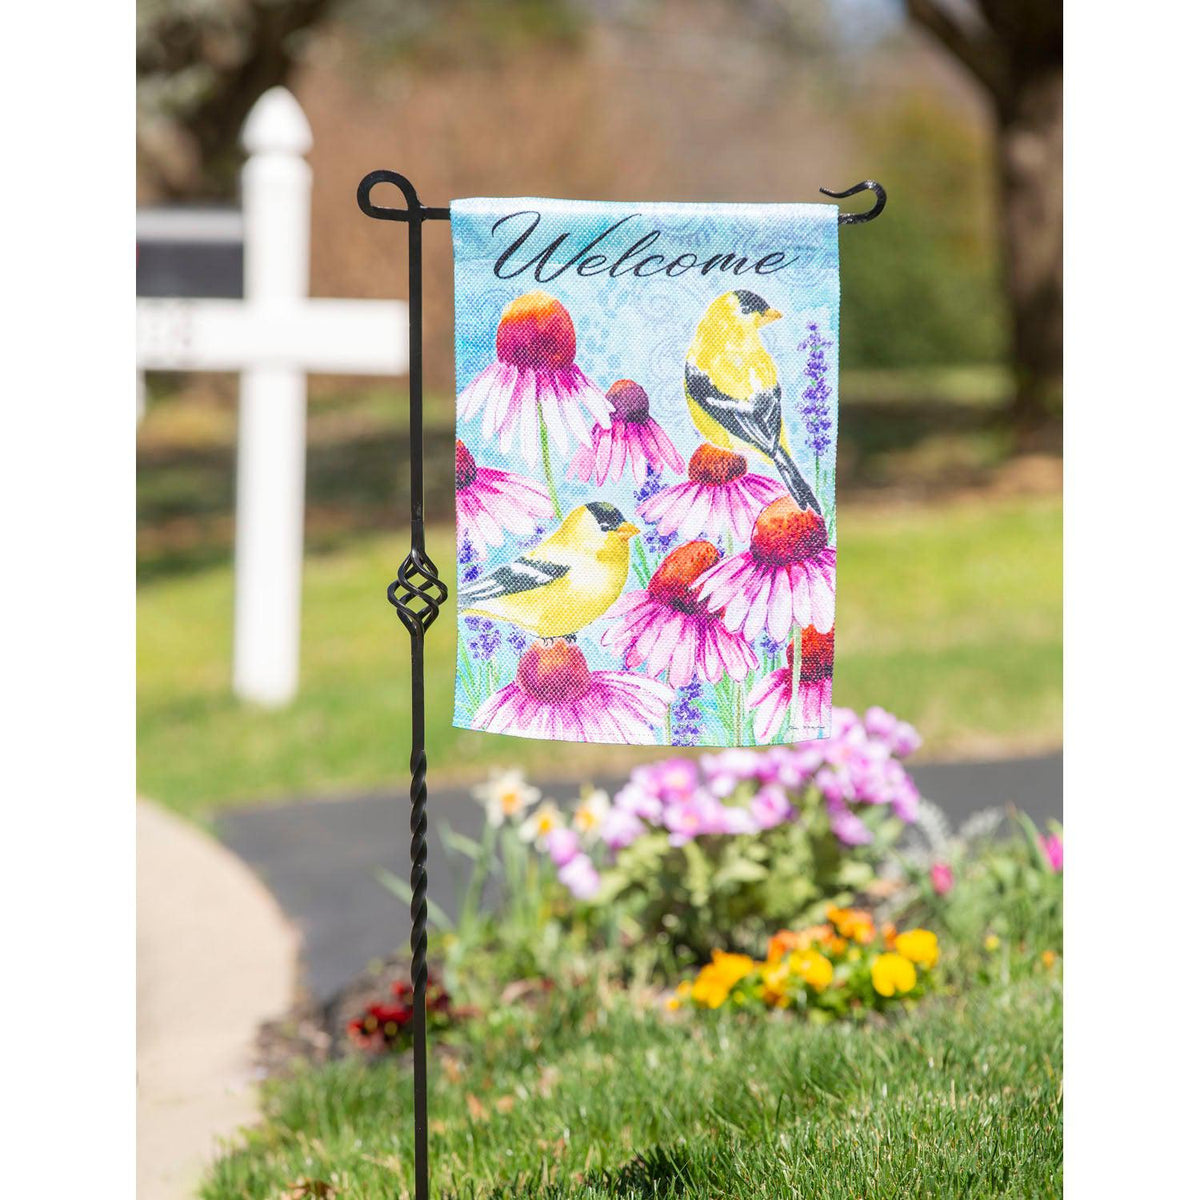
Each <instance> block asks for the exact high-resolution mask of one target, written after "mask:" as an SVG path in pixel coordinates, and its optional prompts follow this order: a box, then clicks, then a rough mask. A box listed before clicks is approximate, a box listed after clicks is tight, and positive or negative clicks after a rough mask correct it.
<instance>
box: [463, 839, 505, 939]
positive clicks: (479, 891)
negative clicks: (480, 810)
mask: <svg viewBox="0 0 1200 1200" xmlns="http://www.w3.org/2000/svg"><path fill="white" fill-rule="evenodd" d="M496 833H497V829H496V826H494V825H493V824H492V823H491V821H488V820H486V819H485V820H484V823H483V837H482V838H481V839H480V843H479V857H478V858H477V859H476V860H475V868H474V870H473V871H472V872H471V880H470V882H469V883H468V884H467V891H466V895H465V896H464V897H463V906H462V916H461V917H460V918H459V922H458V924H459V933H460V936H463V935H465V934H466V933H467V932H468V931H469V930H470V929H471V927H472V926H473V925H474V924H475V917H476V914H477V913H478V911H479V902H480V900H481V899H482V897H483V885H484V884H485V883H486V882H487V877H488V872H489V871H490V870H491V866H492V855H493V854H494V853H495V851H496Z"/></svg>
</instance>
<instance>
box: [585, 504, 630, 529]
mask: <svg viewBox="0 0 1200 1200" xmlns="http://www.w3.org/2000/svg"><path fill="white" fill-rule="evenodd" d="M587 509H588V512H590V513H591V514H592V516H593V517H595V518H596V524H598V525H599V526H600V528H601V530H602V531H603V532H604V533H612V531H613V530H614V529H617V528H619V527H620V526H621V525H623V524H624V523H625V518H624V517H623V516H622V515H621V510H620V509H619V508H617V507H616V505H614V504H609V503H608V501H607V500H593V501H592V502H591V504H589V505H588V506H587Z"/></svg>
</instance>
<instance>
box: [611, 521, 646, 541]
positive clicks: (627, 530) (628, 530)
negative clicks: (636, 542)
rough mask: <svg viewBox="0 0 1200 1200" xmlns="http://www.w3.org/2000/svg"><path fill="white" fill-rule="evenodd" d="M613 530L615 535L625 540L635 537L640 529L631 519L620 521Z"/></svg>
mask: <svg viewBox="0 0 1200 1200" xmlns="http://www.w3.org/2000/svg"><path fill="white" fill-rule="evenodd" d="M614 532H615V533H616V535H617V537H619V538H621V539H622V540H623V541H626V542H627V541H629V539H630V538H635V537H637V535H638V534H639V533H641V532H642V531H641V530H640V529H639V528H638V527H637V526H636V525H635V524H633V522H632V521H622V522H621V523H620V525H618V526H617V528H616V529H615V531H614Z"/></svg>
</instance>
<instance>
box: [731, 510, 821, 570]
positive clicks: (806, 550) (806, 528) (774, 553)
mask: <svg viewBox="0 0 1200 1200" xmlns="http://www.w3.org/2000/svg"><path fill="white" fill-rule="evenodd" d="M828 544H829V539H828V538H827V536H826V534H825V522H824V520H823V519H822V518H821V517H820V515H819V514H817V513H815V512H813V510H812V509H811V508H801V507H800V506H799V505H798V504H797V503H796V502H795V500H793V499H792V498H791V496H781V497H780V498H779V499H778V500H772V501H771V503H770V504H768V505H767V507H766V508H764V509H763V510H762V512H761V513H759V515H758V520H757V521H755V522H754V533H753V534H751V536H750V549H751V551H752V552H753V554H754V557H755V558H756V559H758V561H759V562H764V563H771V564H774V565H776V566H782V565H784V564H786V563H794V562H803V561H804V560H805V559H809V558H815V557H816V555H818V554H820V552H821V551H822V550H824V549H825V547H826V546H827V545H828Z"/></svg>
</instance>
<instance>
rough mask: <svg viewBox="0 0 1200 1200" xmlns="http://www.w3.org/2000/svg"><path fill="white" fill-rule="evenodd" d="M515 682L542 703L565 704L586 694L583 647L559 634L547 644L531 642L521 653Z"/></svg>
mask: <svg viewBox="0 0 1200 1200" xmlns="http://www.w3.org/2000/svg"><path fill="white" fill-rule="evenodd" d="M517 683H518V684H519V685H520V687H521V690H522V691H523V692H524V693H525V694H526V695H527V696H531V697H532V698H533V699H534V700H540V701H541V702H542V703H543V704H568V703H570V702H571V701H572V700H578V699H579V698H580V697H581V696H584V695H586V694H587V692H588V689H589V688H590V687H591V686H592V673H591V671H589V670H588V665H587V659H586V658H584V657H583V651H582V650H580V649H579V647H578V646H573V645H572V644H571V643H570V642H566V641H563V639H562V638H559V639H558V640H557V641H554V642H551V643H550V644H549V645H548V646H544V645H542V644H541V643H540V642H535V643H534V644H533V645H532V646H530V647H529V649H528V650H526V651H525V653H524V654H522V655H521V661H520V662H519V663H518V664H517Z"/></svg>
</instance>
